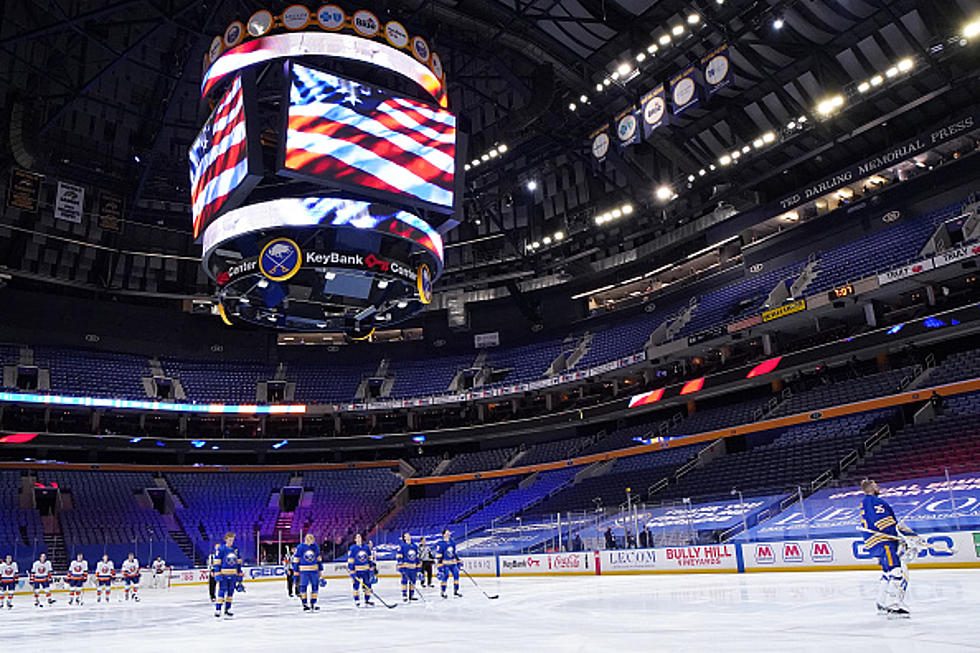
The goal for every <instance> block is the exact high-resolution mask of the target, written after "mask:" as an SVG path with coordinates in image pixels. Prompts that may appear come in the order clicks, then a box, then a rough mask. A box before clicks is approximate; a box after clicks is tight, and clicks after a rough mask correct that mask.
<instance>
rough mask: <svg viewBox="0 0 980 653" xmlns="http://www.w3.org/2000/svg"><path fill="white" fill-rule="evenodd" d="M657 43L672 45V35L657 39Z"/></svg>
mask: <svg viewBox="0 0 980 653" xmlns="http://www.w3.org/2000/svg"><path fill="white" fill-rule="evenodd" d="M657 41H658V42H659V43H660V45H667V44H668V43H670V35H669V34H664V35H662V36H661V37H660V38H659V39H657Z"/></svg>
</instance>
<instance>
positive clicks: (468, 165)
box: [463, 163, 472, 172]
mask: <svg viewBox="0 0 980 653" xmlns="http://www.w3.org/2000/svg"><path fill="white" fill-rule="evenodd" d="M470 168H472V166H471V165H470V164H468V163H467V164H466V165H464V166H463V170H465V171H466V172H469V170H470Z"/></svg>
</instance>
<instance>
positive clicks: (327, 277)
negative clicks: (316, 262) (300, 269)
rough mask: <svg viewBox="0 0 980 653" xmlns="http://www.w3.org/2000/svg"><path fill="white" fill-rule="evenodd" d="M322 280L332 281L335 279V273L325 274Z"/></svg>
mask: <svg viewBox="0 0 980 653" xmlns="http://www.w3.org/2000/svg"><path fill="white" fill-rule="evenodd" d="M323 278H324V279H326V280H327V281H333V280H334V279H336V278H337V273H336V272H327V273H326V274H324V275H323Z"/></svg>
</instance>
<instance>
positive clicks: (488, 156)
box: [480, 154, 490, 161]
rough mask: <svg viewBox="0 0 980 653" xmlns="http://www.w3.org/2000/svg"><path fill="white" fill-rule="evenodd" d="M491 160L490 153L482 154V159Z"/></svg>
mask: <svg viewBox="0 0 980 653" xmlns="http://www.w3.org/2000/svg"><path fill="white" fill-rule="evenodd" d="M489 160H490V155H489V154H483V155H481V156H480V161H489Z"/></svg>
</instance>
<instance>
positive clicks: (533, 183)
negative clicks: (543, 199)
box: [524, 179, 538, 193]
mask: <svg viewBox="0 0 980 653" xmlns="http://www.w3.org/2000/svg"><path fill="white" fill-rule="evenodd" d="M524 186H525V187H526V188H527V189H528V190H529V191H531V192H532V193H533V192H534V191H536V190H537V189H538V182H536V181H534V180H533V179H528V180H527V183H526V184H524Z"/></svg>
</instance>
